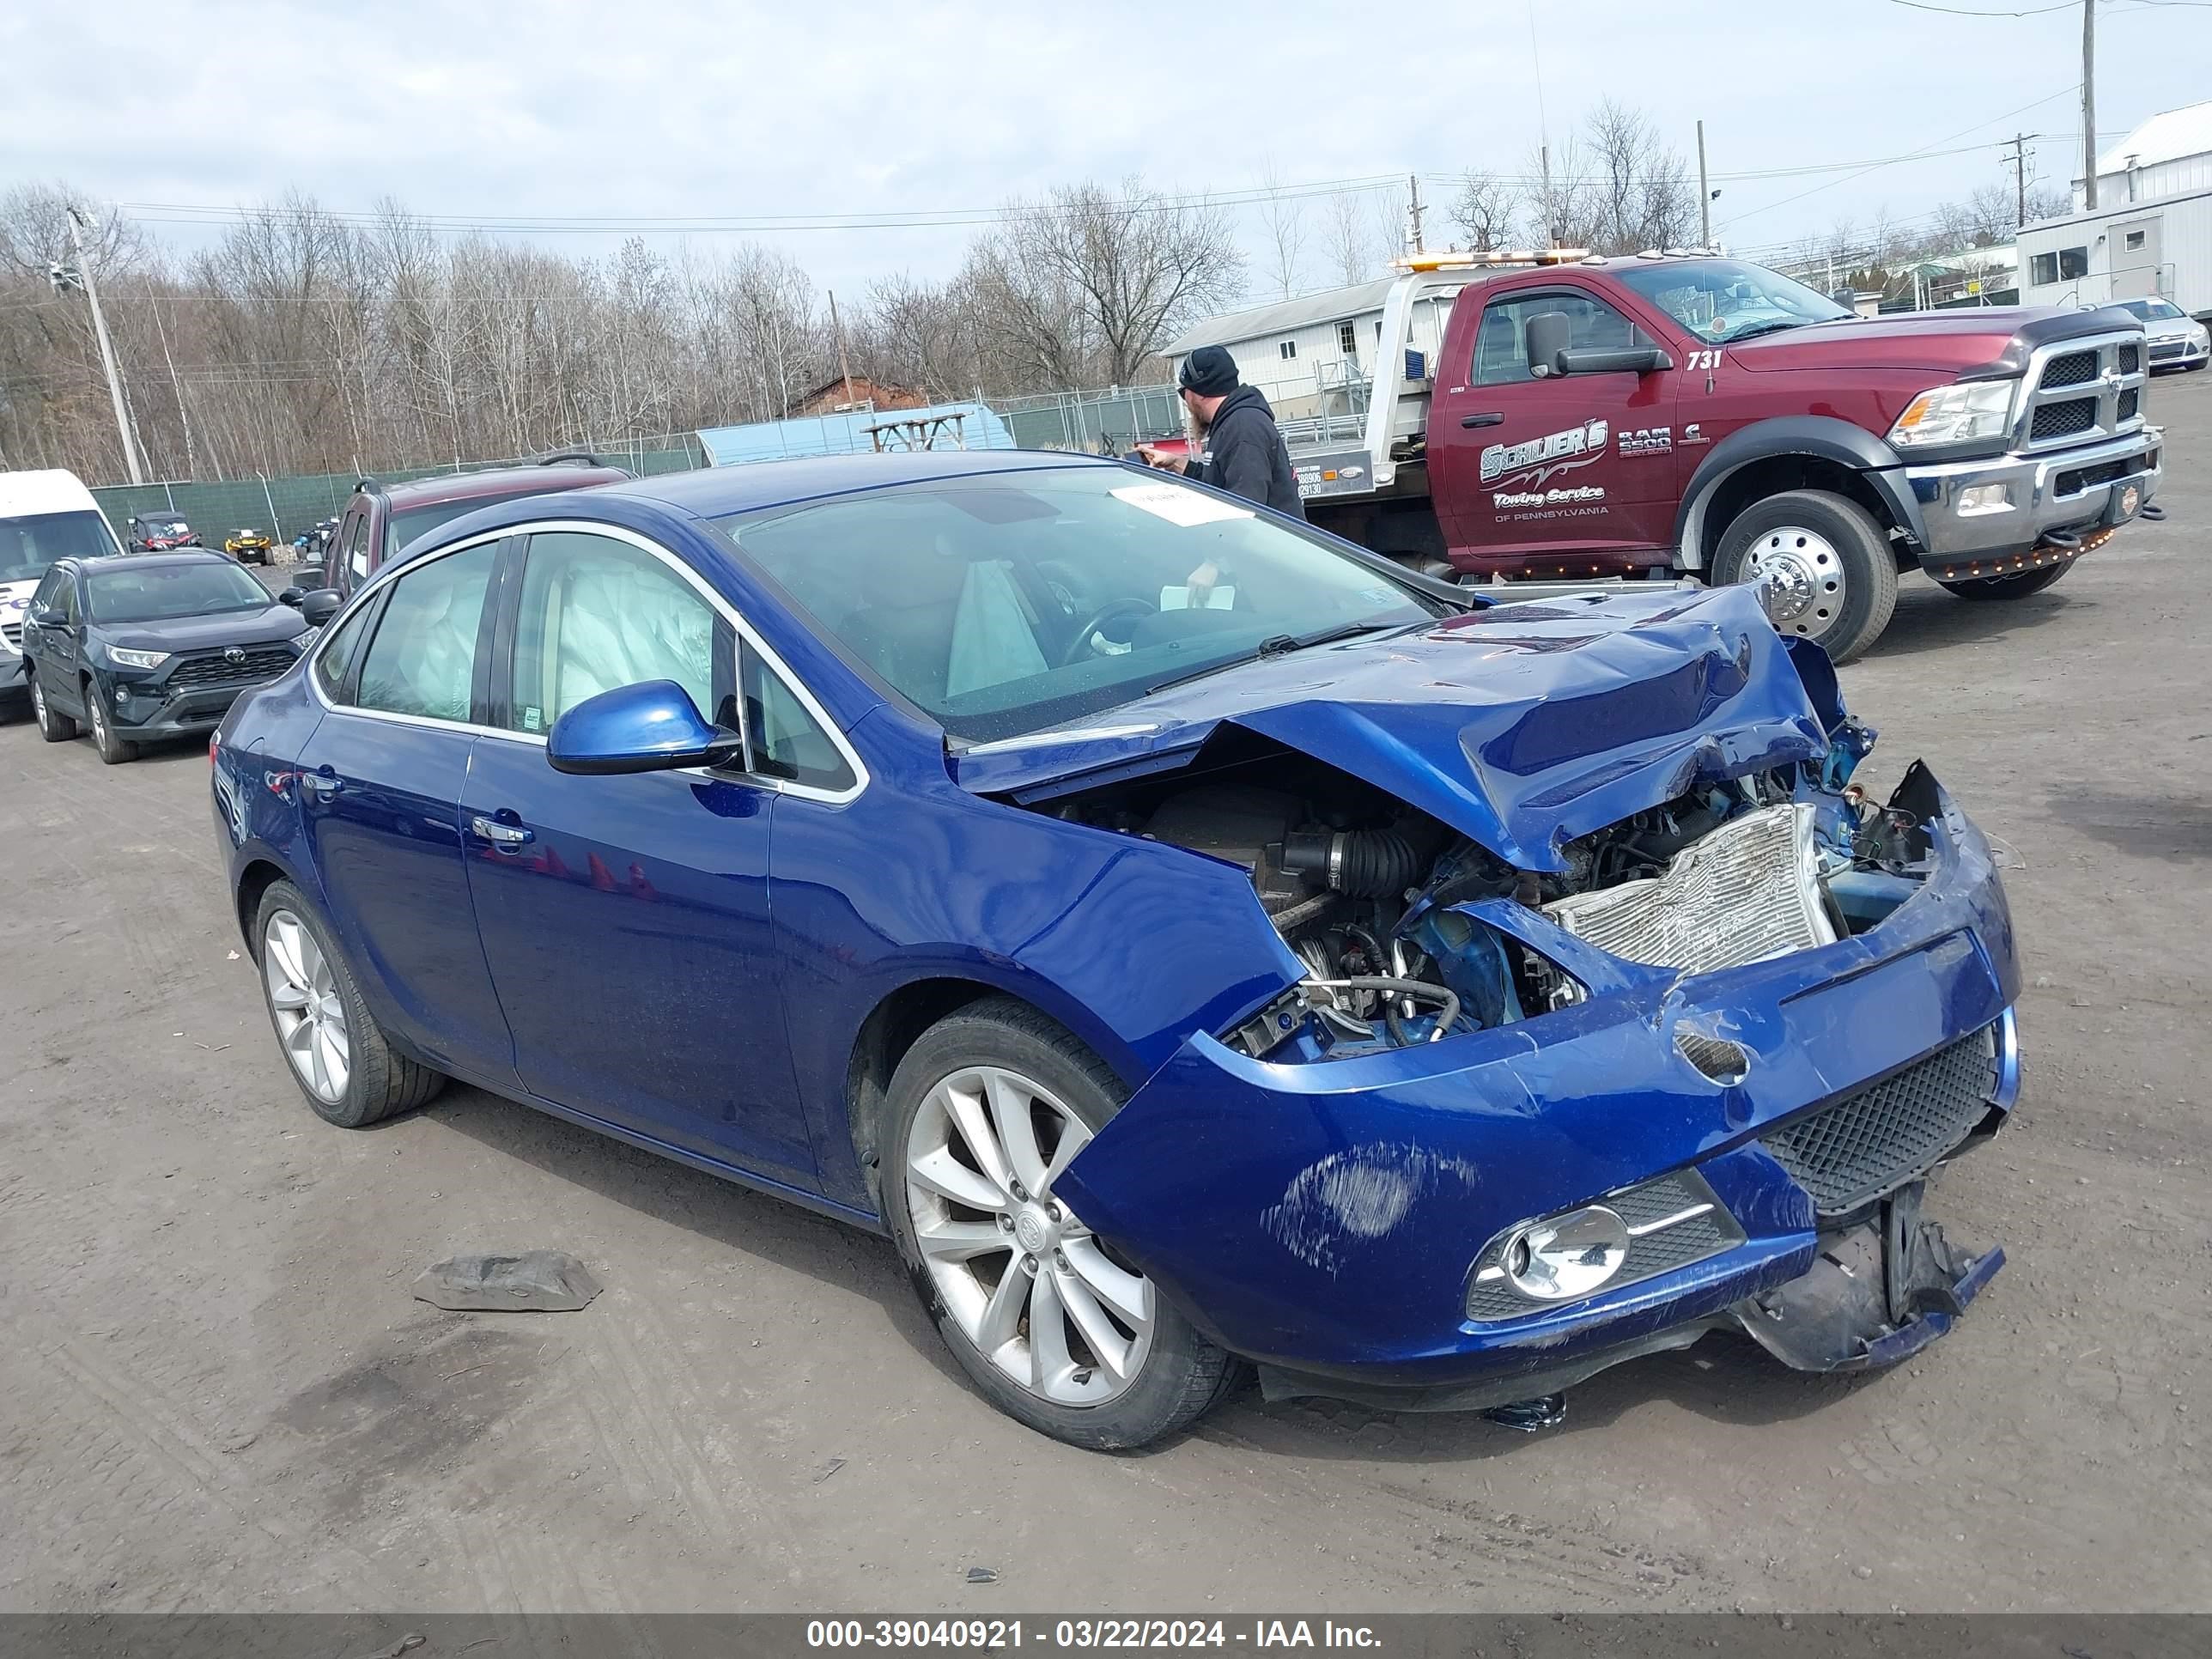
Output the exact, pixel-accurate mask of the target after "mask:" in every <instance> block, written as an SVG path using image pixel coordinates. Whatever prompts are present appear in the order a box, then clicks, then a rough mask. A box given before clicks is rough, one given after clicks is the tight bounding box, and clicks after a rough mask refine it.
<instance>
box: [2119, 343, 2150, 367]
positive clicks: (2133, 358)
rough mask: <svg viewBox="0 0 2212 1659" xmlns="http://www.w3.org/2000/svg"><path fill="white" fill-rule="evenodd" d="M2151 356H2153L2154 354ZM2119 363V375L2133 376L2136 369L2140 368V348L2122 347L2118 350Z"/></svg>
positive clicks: (2133, 346) (2134, 346) (2132, 346)
mask: <svg viewBox="0 0 2212 1659" xmlns="http://www.w3.org/2000/svg"><path fill="white" fill-rule="evenodd" d="M2153 355H2154V356H2155V355H2156V354H2155V353H2154V354H2153ZM2119 362H2120V373H2121V374H2134V373H2135V372H2136V370H2137V369H2139V368H2142V347H2140V346H2136V345H2124V346H2122V347H2121V348H2120V359H2119Z"/></svg>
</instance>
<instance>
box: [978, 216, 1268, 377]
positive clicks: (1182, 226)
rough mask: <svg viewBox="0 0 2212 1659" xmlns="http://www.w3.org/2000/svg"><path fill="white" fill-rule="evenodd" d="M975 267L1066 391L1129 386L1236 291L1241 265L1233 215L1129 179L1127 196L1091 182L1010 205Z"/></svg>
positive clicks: (1025, 349) (1027, 347)
mask: <svg viewBox="0 0 2212 1659" xmlns="http://www.w3.org/2000/svg"><path fill="white" fill-rule="evenodd" d="M971 274H972V276H974V278H975V280H976V282H977V283H979V284H980V285H981V287H982V288H983V289H985V291H986V292H987V295H988V297H989V299H990V301H991V302H992V303H994V304H1000V305H1004V306H1005V307H1006V321H1007V324H1008V325H1009V329H1010V332H1011V333H1012V336H1013V338H1014V340H1015V341H1016V342H1017V343H1018V349H1020V351H1021V352H1022V353H1023V354H1024V355H1025V356H1028V358H1029V359H1030V362H1032V363H1033V365H1034V366H1035V368H1036V370H1037V372H1038V374H1040V375H1041V376H1042V377H1043V379H1044V382H1045V384H1047V385H1048V386H1056V387H1065V386H1083V385H1086V384H1096V383H1097V381H1100V380H1104V381H1109V382H1110V383H1112V384H1114V385H1116V386H1126V385H1129V384H1132V383H1133V381H1135V380H1137V378H1138V375H1139V369H1140V368H1141V367H1142V366H1143V364H1144V363H1145V362H1146V359H1147V358H1149V357H1151V356H1153V355H1154V354H1155V353H1156V352H1157V351H1158V349H1159V348H1160V347H1161V346H1162V345H1164V344H1165V343H1166V342H1167V340H1168V338H1169V337H1170V336H1172V335H1173V334H1174V333H1175V332H1176V330H1177V329H1178V328H1180V327H1181V326H1182V325H1183V324H1185V323H1187V322H1188V321H1191V320H1192V319H1195V318H1197V317H1199V316H1200V315H1203V314H1204V313H1206V312H1207V311H1209V310H1211V309H1212V308H1213V307H1216V306H1218V305H1219V304H1220V303H1222V302H1223V301H1227V300H1229V299H1231V298H1233V297H1234V296H1235V295H1237V292H1238V291H1239V289H1240V287H1241V284H1242V278H1243V258H1242V256H1241V255H1240V254H1239V253H1238V252H1237V244H1236V240H1235V236H1234V234H1233V231H1232V228H1231V223H1230V220H1229V216H1228V215H1227V214H1225V213H1224V212H1222V211H1221V210H1219V209H1218V208H1216V207H1212V206H1211V205H1208V204H1203V203H1200V204H1190V203H1182V202H1175V201H1170V199H1168V198H1167V197H1164V196H1161V195H1160V194H1158V192H1157V191H1150V190H1147V189H1146V187H1145V185H1144V183H1143V181H1142V180H1140V179H1127V180H1126V181H1125V182H1124V184H1123V185H1122V187H1121V193H1120V194H1119V195H1115V194H1111V193H1109V191H1106V190H1105V189H1103V187H1101V186H1099V185H1095V184H1086V185H1073V186H1070V187H1066V188H1062V189H1060V190H1055V191H1052V192H1051V193H1050V195H1048V197H1045V198H1044V199H1043V200H1042V201H1039V202H1016V203H1014V204H1011V206H1010V208H1009V219H1008V222H1007V223H1006V226H1005V227H1004V228H1002V229H1001V230H1000V231H999V232H998V233H997V234H994V235H993V236H990V237H988V238H987V239H986V240H984V241H983V242H981V244H979V245H978V246H977V248H976V249H975V255H974V258H973V261H972V264H971Z"/></svg>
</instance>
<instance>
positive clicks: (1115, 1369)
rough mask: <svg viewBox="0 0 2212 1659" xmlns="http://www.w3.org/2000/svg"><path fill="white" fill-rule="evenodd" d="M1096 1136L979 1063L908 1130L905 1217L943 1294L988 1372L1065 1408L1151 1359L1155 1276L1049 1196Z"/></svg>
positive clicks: (1122, 1383)
mask: <svg viewBox="0 0 2212 1659" xmlns="http://www.w3.org/2000/svg"><path fill="white" fill-rule="evenodd" d="M1090 1139H1091V1131H1090V1129H1089V1128H1088V1127H1085V1124H1084V1122H1083V1121H1082V1120H1081V1119H1080V1118H1079V1117H1077V1116H1076V1115H1075V1114H1074V1113H1073V1111H1071V1110H1070V1109H1068V1108H1067V1107H1066V1105H1065V1104H1064V1103H1062V1102H1060V1100H1059V1099H1057V1098H1056V1097H1054V1095H1053V1094H1052V1093H1051V1091H1048V1090H1047V1089H1046V1088H1044V1087H1043V1086H1042V1085H1041V1084H1037V1083H1035V1082H1033V1081H1031V1080H1030V1079H1028V1078H1025V1077H1023V1076H1022V1075H1021V1074H1020V1073H1016V1072H1012V1071H1008V1070H1006V1068H1004V1067H1002V1066H969V1067H966V1068H964V1069H963V1070H961V1071H957V1072H955V1073H952V1074H951V1076H949V1077H946V1078H945V1079H942V1080H941V1081H939V1083H938V1084H937V1085H936V1086H935V1087H934V1088H933V1089H932V1090H931V1091H929V1093H928V1095H927V1097H924V1099H923V1101H922V1103H921V1106H920V1108H919V1109H917V1110H916V1112H915V1118H914V1124H913V1127H912V1128H911V1129H910V1130H909V1131H908V1134H907V1145H906V1167H905V1181H906V1199H907V1212H908V1215H909V1216H911V1217H912V1218H913V1222H914V1232H915V1245H916V1247H917V1248H918V1249H919V1250H920V1252H921V1259H922V1263H923V1266H924V1267H926V1268H927V1271H928V1273H929V1277H930V1280H931V1282H932V1284H933V1285H934V1286H935V1288H936V1291H937V1294H938V1296H939V1298H940V1299H941V1300H942V1301H943V1303H944V1304H945V1309H946V1310H947V1311H948V1312H949V1313H950V1314H951V1317H952V1319H953V1322H955V1323H956V1324H957V1325H958V1326H959V1328H960V1329H961V1331H962V1333H963V1334H964V1335H966V1337H967V1338H968V1340H969V1341H971V1342H973V1343H974V1344H975V1346H976V1348H977V1350H978V1351H979V1352H981V1353H982V1354H983V1355H984V1356H985V1357H986V1358H987V1359H989V1361H990V1362H991V1364H994V1366H996V1367H997V1368H998V1369H999V1370H1000V1371H1003V1372H1004V1373H1005V1374H1006V1376H1008V1377H1010V1378H1012V1380H1013V1381H1014V1382H1015V1383H1018V1384H1019V1385H1020V1386H1021V1387H1023V1388H1024V1389H1028V1390H1029V1391H1030V1393H1031V1394H1034V1395H1036V1396H1037V1397H1038V1398H1040V1399H1042V1400H1046V1401H1050V1402H1052V1403H1053V1404H1054V1405H1057V1406H1097V1405H1103V1404H1104V1403H1105V1402H1106V1401H1109V1400H1112V1399H1113V1398H1115V1396H1116V1395H1120V1394H1121V1392H1122V1391H1123V1390H1124V1389H1127V1387H1128V1386H1129V1385H1130V1383H1133V1381H1135V1379H1136V1376H1137V1374H1138V1372H1139V1370H1141V1369H1142V1368H1143V1366H1144V1363H1145V1357H1146V1354H1147V1353H1148V1352H1150V1350H1151V1347H1152V1326H1153V1301H1152V1297H1153V1291H1152V1283H1151V1281H1150V1280H1148V1279H1146V1278H1145V1277H1144V1275H1142V1274H1141V1273H1136V1272H1134V1271H1133V1270H1132V1269H1131V1268H1129V1267H1127V1266H1126V1265H1125V1264H1123V1263H1122V1262H1121V1261H1116V1260H1115V1257H1114V1255H1113V1253H1112V1252H1111V1250H1110V1249H1109V1247H1108V1246H1107V1245H1105V1244H1104V1243H1103V1242H1102V1241H1101V1240H1100V1239H1099V1238H1098V1237H1097V1236H1096V1235H1095V1234H1093V1233H1092V1232H1091V1230H1090V1229H1089V1228H1088V1227H1086V1226H1085V1225H1083V1223H1082V1222H1081V1221H1079V1220H1078V1219H1077V1218H1076V1217H1075V1215H1074V1214H1073V1212H1071V1211H1070V1210H1068V1209H1067V1208H1066V1206H1064V1205H1062V1204H1061V1203H1060V1201H1059V1200H1057V1199H1056V1198H1055V1197H1054V1195H1053V1183H1054V1181H1056V1180H1057V1179H1058V1178H1059V1177H1060V1174H1061V1172H1062V1171H1064V1170H1066V1168H1067V1166H1068V1164H1070V1163H1071V1162H1072V1161H1073V1158H1074V1157H1075V1155H1076V1154H1077V1153H1078V1152H1081V1151H1082V1150H1083V1148H1084V1146H1085V1145H1086V1144H1087V1143H1088V1142H1089V1140H1090Z"/></svg>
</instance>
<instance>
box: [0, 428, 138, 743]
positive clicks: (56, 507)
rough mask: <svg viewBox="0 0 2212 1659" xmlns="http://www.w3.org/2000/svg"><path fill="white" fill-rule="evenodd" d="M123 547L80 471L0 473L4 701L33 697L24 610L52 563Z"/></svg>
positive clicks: (0, 688) (0, 697)
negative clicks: (25, 670)
mask: <svg viewBox="0 0 2212 1659" xmlns="http://www.w3.org/2000/svg"><path fill="white" fill-rule="evenodd" d="M122 551H123V549H122V546H121V544H118V542H117V541H116V539H115V532H113V531H112V530H111V529H109V528H108V526H107V520H106V519H104V518H102V517H101V516H100V507H99V506H98V505H97V504H96V503H95V502H94V501H93V499H92V492H91V491H90V490H89V489H86V488H85V487H84V485H83V484H82V483H80V482H79V481H78V479H77V476H76V473H74V472H64V471H60V470H59V469H58V468H56V469H53V470H51V471H38V472H0V702H6V703H14V702H16V701H17V700H19V699H20V700H21V701H24V702H28V701H29V698H30V682H29V681H27V680H26V679H25V678H23V611H24V608H25V607H26V606H27V605H29V604H30V602H31V594H32V592H33V590H34V589H36V588H37V586H38V585H39V579H40V577H42V576H44V575H45V574H46V569H47V567H49V566H50V565H52V563H53V562H54V561H55V560H56V559H67V558H78V559H99V558H106V556H108V555H110V554H119V553H121V552H122Z"/></svg>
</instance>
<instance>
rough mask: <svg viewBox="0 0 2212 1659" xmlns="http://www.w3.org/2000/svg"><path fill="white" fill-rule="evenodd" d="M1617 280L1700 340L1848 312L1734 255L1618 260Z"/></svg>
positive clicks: (1724, 338)
mask: <svg viewBox="0 0 2212 1659" xmlns="http://www.w3.org/2000/svg"><path fill="white" fill-rule="evenodd" d="M1619 275H1620V280H1621V282H1622V283H1623V284H1625V285H1626V287H1628V288H1630V289H1633V290H1634V291H1635V292H1636V293H1638V294H1639V295H1643V296H1644V298H1645V299H1647V300H1649V301H1651V303H1652V304H1654V305H1656V306H1657V307H1659V308H1660V309H1661V310H1662V311H1664V312H1665V313H1667V314H1668V316H1669V317H1672V318H1673V319H1674V320H1675V321H1676V322H1678V323H1680V324H1681V325H1682V326H1683V327H1684V328H1686V329H1688V330H1689V331H1690V332H1691V333H1692V334H1694V335H1696V336H1698V337H1699V338H1700V339H1705V340H1713V341H1718V342H1723V343H1725V342H1727V341H1729V340H1741V339H1746V338H1747V337H1750V336H1752V335H1753V334H1765V333H1769V332H1771V331H1774V330H1776V329H1781V328H1797V327H1800V326H1802V325H1804V324H1806V323H1826V322H1832V321H1834V320H1835V319H1837V318H1838V317H1848V316H1850V314H1851V313H1850V312H1849V311H1847V310H1845V309H1844V307H1842V306H1839V305H1838V304H1837V303H1836V302H1835V301H1833V300H1829V299H1824V298H1822V297H1821V296H1820V295H1818V294H1815V293H1814V291H1813V290H1812V289H1809V288H1807V287H1806V286H1805V285H1804V283H1795V282H1792V281H1790V278H1789V277H1787V276H1780V275H1778V273H1776V272H1774V271H1771V270H1766V269H1765V267H1764V266H1760V265H1747V264H1743V263H1742V262H1741V261H1740V260H1736V259H1693V260H1688V261H1685V262H1683V263H1681V264H1657V265H1648V266H1644V267H1643V268H1641V269H1638V268H1636V267H1634V266H1629V265H1624V266H1622V267H1620V270H1619Z"/></svg>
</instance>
